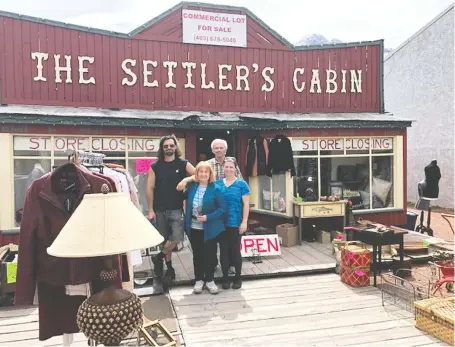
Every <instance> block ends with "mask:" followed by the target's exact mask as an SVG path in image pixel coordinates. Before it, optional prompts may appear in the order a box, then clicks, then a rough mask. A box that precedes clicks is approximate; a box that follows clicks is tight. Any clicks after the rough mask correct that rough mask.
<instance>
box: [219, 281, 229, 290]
mask: <svg viewBox="0 0 455 347" xmlns="http://www.w3.org/2000/svg"><path fill="white" fill-rule="evenodd" d="M221 287H222V288H223V289H229V288H231V283H229V281H223V283H222V284H221Z"/></svg>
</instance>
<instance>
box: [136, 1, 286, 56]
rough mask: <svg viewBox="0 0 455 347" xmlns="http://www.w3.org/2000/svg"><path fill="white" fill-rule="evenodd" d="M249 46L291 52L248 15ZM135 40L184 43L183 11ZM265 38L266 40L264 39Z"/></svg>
mask: <svg viewBox="0 0 455 347" xmlns="http://www.w3.org/2000/svg"><path fill="white" fill-rule="evenodd" d="M185 9H188V10H196V11H207V12H216V13H233V14H241V15H244V14H245V13H244V11H228V10H210V9H203V8H200V7H195V6H187V7H185ZM246 30H247V44H248V47H249V48H267V49H279V50H290V48H289V47H288V46H286V45H285V44H284V43H283V42H281V41H280V40H278V39H277V38H276V37H275V36H273V35H272V34H270V32H269V31H268V30H266V29H265V28H264V27H263V26H262V25H260V24H259V23H258V22H256V21H255V20H254V19H253V18H251V17H249V16H248V15H247V29H246ZM133 37H134V38H135V39H141V40H163V41H169V42H182V39H183V25H182V9H179V10H176V11H174V12H172V13H170V14H169V15H168V16H166V17H164V18H163V19H161V20H160V21H158V22H156V23H154V24H153V25H151V26H150V27H148V28H144V30H143V31H141V32H140V33H138V34H136V35H134V36H133ZM264 38H265V39H264Z"/></svg>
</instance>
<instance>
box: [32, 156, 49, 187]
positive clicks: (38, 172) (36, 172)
mask: <svg viewBox="0 0 455 347" xmlns="http://www.w3.org/2000/svg"><path fill="white" fill-rule="evenodd" d="M45 173H46V171H44V169H43V167H42V165H41V163H39V162H38V163H35V165H34V166H33V170H32V171H30V173H29V174H28V177H27V188H28V187H30V185H31V184H32V183H33V181H35V180H36V179H38V178H40V177H41V176H43V175H44V174H45Z"/></svg>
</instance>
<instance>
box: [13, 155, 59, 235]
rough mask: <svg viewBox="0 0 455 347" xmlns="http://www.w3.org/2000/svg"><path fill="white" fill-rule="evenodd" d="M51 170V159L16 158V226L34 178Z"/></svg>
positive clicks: (18, 223)
mask: <svg viewBox="0 0 455 347" xmlns="http://www.w3.org/2000/svg"><path fill="white" fill-rule="evenodd" d="M50 171H51V160H50V159H41V158H36V159H15V160H14V221H15V223H16V226H18V225H20V223H21V220H22V209H23V207H24V201H25V195H26V193H27V189H28V187H30V185H31V184H32V183H33V181H34V180H36V179H38V178H40V177H42V176H43V175H44V174H46V173H48V172H50Z"/></svg>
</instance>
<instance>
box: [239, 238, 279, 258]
mask: <svg viewBox="0 0 455 347" xmlns="http://www.w3.org/2000/svg"><path fill="white" fill-rule="evenodd" d="M240 253H241V255H242V257H253V256H258V255H259V256H269V255H280V254H281V248H280V240H279V238H278V235H277V234H270V235H243V236H242V241H241V242H240Z"/></svg>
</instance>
